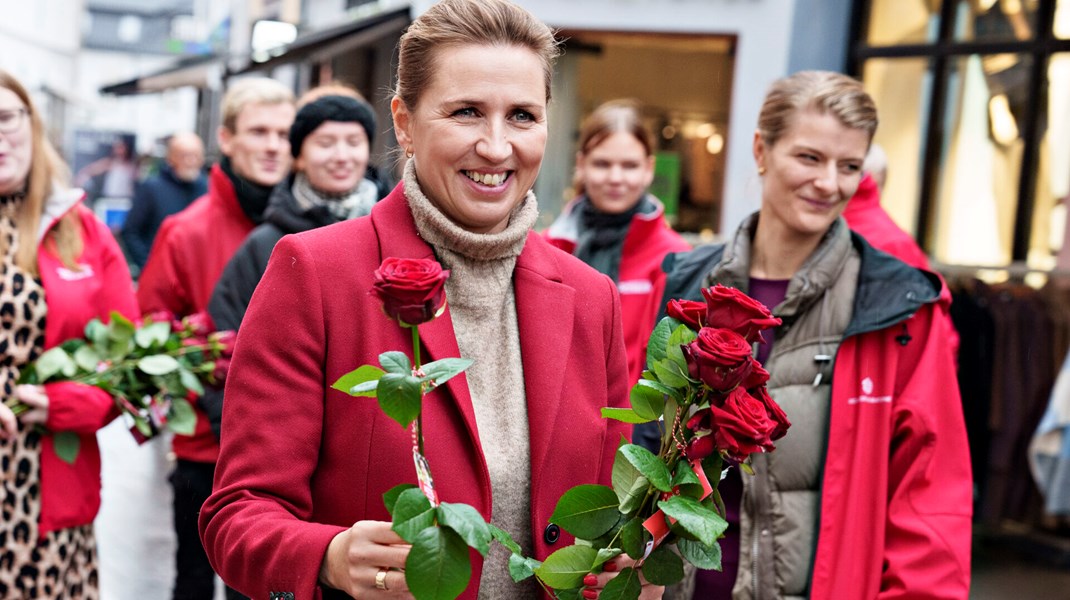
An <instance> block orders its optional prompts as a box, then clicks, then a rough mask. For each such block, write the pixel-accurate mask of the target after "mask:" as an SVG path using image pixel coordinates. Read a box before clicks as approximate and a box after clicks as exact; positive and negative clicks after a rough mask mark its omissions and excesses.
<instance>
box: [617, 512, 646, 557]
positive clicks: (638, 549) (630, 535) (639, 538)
mask: <svg viewBox="0 0 1070 600" xmlns="http://www.w3.org/2000/svg"><path fill="white" fill-rule="evenodd" d="M649 536H650V533H649V532H648V531H647V530H646V528H645V527H643V520H642V519H640V518H638V517H636V518H634V519H629V520H628V521H627V522H626V523H625V524H624V526H623V527H621V528H620V545H621V548H622V549H623V550H624V552H625V553H626V554H627V555H628V556H630V557H632V558H634V559H635V560H639V559H641V558H643V554H644V553H645V552H646V542H647V538H648V537H649Z"/></svg>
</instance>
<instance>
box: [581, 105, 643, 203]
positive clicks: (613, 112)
mask: <svg viewBox="0 0 1070 600" xmlns="http://www.w3.org/2000/svg"><path fill="white" fill-rule="evenodd" d="M614 133H627V134H628V135H630V136H632V137H634V138H635V139H636V141H638V142H639V143H640V144H641V145H642V146H643V150H645V151H646V155H647V156H651V155H652V154H654V134H653V133H652V132H651V131H650V128H649V127H647V126H646V123H645V122H643V114H642V110H641V109H640V105H639V102H638V101H636V100H630V99H618V100H609V101H608V102H604V103H603V104H601V105H600V106H599V107H598V108H596V109H594V112H592V113H591V114H590V115H588V116H587V118H586V119H584V120H583V123H582V124H581V125H580V143H579V153H580V154H587V153H588V152H590V151H591V150H592V149H594V148H595V147H596V146H598V145H599V144H601V143H602V142H603V141H604V140H605V139H606V138H608V137H609V136H611V135H613V134H614ZM572 191H573V192H574V194H575V195H576V196H579V195H581V194H584V193H585V192H586V189H585V186H584V183H583V179H582V178H581V177H580V174H579V171H578V170H577V171H576V172H574V173H573V175H572Z"/></svg>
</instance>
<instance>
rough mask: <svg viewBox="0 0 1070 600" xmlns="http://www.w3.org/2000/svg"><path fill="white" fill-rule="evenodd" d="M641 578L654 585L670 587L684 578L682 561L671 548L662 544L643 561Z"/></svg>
mask: <svg viewBox="0 0 1070 600" xmlns="http://www.w3.org/2000/svg"><path fill="white" fill-rule="evenodd" d="M643 577H645V578H646V580H647V581H649V582H650V583H653V584H654V585H672V584H674V583H676V582H677V581H680V580H681V579H683V578H684V561H683V560H681V559H680V555H678V554H677V553H676V552H674V551H673V549H672V546H670V545H668V544H662V545H660V546H658V547H657V548H654V551H653V552H651V553H650V556H648V557H646V560H644V561H643Z"/></svg>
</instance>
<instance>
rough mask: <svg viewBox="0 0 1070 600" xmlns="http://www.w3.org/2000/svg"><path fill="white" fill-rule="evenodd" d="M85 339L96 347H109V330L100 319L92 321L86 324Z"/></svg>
mask: <svg viewBox="0 0 1070 600" xmlns="http://www.w3.org/2000/svg"><path fill="white" fill-rule="evenodd" d="M116 314H118V313H116ZM85 339H87V340H89V341H90V343H92V344H93V345H94V346H98V347H100V348H105V347H107V345H108V328H107V327H106V326H105V325H104V323H102V322H101V321H100V319H92V320H90V321H89V322H88V323H86V324H85Z"/></svg>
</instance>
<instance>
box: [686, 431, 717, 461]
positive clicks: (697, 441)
mask: <svg viewBox="0 0 1070 600" xmlns="http://www.w3.org/2000/svg"><path fill="white" fill-rule="evenodd" d="M716 451H717V446H716V444H714V437H713V436H712V435H699V436H695V437H693V438H691V441H690V442H688V443H687V448H686V449H685V450H684V454H685V455H687V460H702V459H704V458H706V457H707V456H709V455H711V454H713V453H714V452H716Z"/></svg>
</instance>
